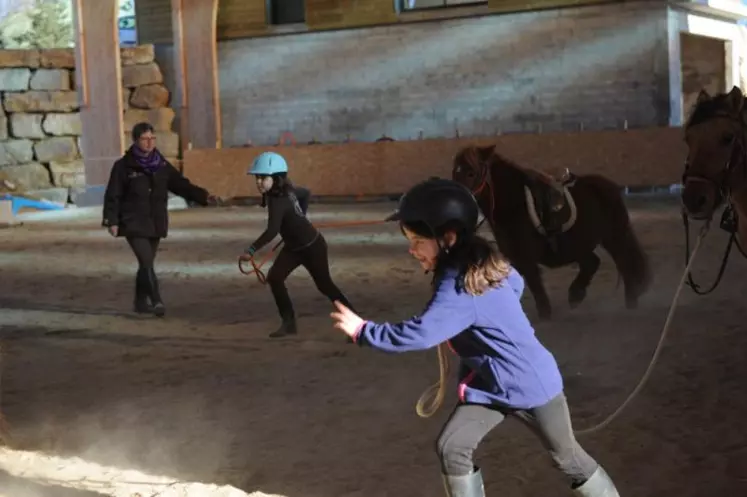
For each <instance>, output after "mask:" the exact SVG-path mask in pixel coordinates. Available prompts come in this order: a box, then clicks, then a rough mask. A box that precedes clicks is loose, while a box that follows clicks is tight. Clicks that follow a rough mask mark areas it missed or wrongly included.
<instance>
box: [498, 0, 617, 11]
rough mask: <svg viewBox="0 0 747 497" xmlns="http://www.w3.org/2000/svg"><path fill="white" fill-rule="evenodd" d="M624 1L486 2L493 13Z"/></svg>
mask: <svg viewBox="0 0 747 497" xmlns="http://www.w3.org/2000/svg"><path fill="white" fill-rule="evenodd" d="M622 1H624V0H488V8H489V9H490V10H491V11H493V12H506V13H508V12H522V11H531V10H543V9H557V8H562V7H581V6H584V5H595V4H604V3H620V2H622Z"/></svg>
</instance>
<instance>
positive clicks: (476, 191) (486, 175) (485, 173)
mask: <svg viewBox="0 0 747 497" xmlns="http://www.w3.org/2000/svg"><path fill="white" fill-rule="evenodd" d="M466 162H467V163H468V164H469V166H470V167H471V168H472V169H473V170H479V171H480V173H481V178H480V181H479V183H478V186H477V187H476V188H470V191H471V192H472V195H474V196H475V200H477V199H478V198H479V195H480V194H481V193H482V191H483V190H485V189H486V188H487V190H488V201H489V202H490V212H483V213H482V214H483V218H482V221H480V222H479V223H478V225H477V229H478V230H479V229H480V227H481V226H482V224H483V223H484V222H485V221H486V220H487V219H488V217H491V216H492V215H493V212H494V211H495V197H494V195H493V177H492V175H491V174H490V163H489V162H488V163H485V164H482V163H480V162H479V161H478V162H477V164H474V163H473V161H471V160H468V161H466ZM489 224H491V225H492V222H491V223H489Z"/></svg>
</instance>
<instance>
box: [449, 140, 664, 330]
mask: <svg viewBox="0 0 747 497" xmlns="http://www.w3.org/2000/svg"><path fill="white" fill-rule="evenodd" d="M452 178H453V179H454V180H455V181H458V182H459V183H461V184H463V185H465V186H466V187H467V188H469V189H470V190H472V192H473V193H474V195H475V198H476V199H477V201H478V203H479V205H480V209H481V210H482V213H483V215H484V216H485V218H486V219H487V221H488V223H489V224H490V227H491V228H492V231H493V235H494V236H495V240H496V241H497V242H498V248H499V249H500V251H501V252H502V253H503V255H504V256H505V257H506V258H508V260H509V261H510V262H511V263H512V265H513V266H514V267H515V268H516V270H517V271H518V272H519V273H520V274H521V275H522V276H523V277H524V279H525V281H526V284H527V286H528V287H529V290H530V291H531V292H532V295H533V296H534V300H535V303H536V305H537V311H538V313H539V316H540V318H543V319H547V318H549V317H550V316H551V313H552V311H551V306H550V298H549V297H548V295H547V292H546V291H545V287H544V285H543V283H542V275H541V272H540V267H539V265H540V264H541V265H543V266H545V267H548V268H558V267H561V266H566V265H568V264H572V263H577V264H578V266H579V272H578V275H577V276H576V278H575V279H574V280H573V282H572V283H571V286H570V288H569V289H568V302H569V304H570V306H571V307H572V308H573V307H576V306H578V305H579V304H580V303H581V302H582V301H583V300H584V298H585V297H586V290H587V288H588V286H589V284H591V280H592V278H593V277H594V274H595V273H596V272H597V270H598V269H599V264H600V259H599V257H598V256H597V255H596V254H595V253H594V250H595V249H596V247H597V246H598V245H602V247H604V249H605V250H607V252H608V253H609V254H610V256H612V259H613V260H614V262H615V265H616V266H617V270H618V272H619V274H620V275H621V277H622V281H623V283H624V285H625V303H626V306H627V307H628V308H629V309H632V308H635V307H636V306H637V304H638V298H639V297H640V296H641V295H643V293H645V292H646V290H648V288H649V286H650V283H651V280H652V275H651V268H650V265H649V262H648V257H647V256H646V254H645V253H644V251H643V249H642V248H641V245H640V243H639V242H638V238H637V237H636V235H635V232H634V231H633V227H632V225H631V222H630V217H629V215H628V210H627V208H626V206H625V201H624V199H623V196H622V189H621V188H620V186H619V185H617V184H616V183H615V182H613V181H611V180H609V179H607V178H605V177H603V176H600V175H596V174H588V175H580V176H574V175H570V176H569V177H568V178H566V179H565V180H564V181H563V182H562V183H561V184H559V189H560V190H561V191H562V192H563V194H562V195H561V197H560V202H558V201H557V196H555V197H553V192H554V191H556V190H557V189H558V185H552V183H553V181H547V179H546V178H545V177H544V176H543V175H542V174H541V173H538V172H537V171H533V170H530V169H525V168H522V167H520V166H518V165H516V164H514V163H512V162H510V161H508V160H506V159H505V158H503V157H501V156H500V155H498V154H497V153H496V152H495V146H494V145H493V146H489V147H475V146H470V147H466V148H464V149H462V150H461V151H460V152H459V153H458V154H457V156H456V157H455V159H454V167H453V170H452Z"/></svg>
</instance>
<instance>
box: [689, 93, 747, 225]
mask: <svg viewBox="0 0 747 497" xmlns="http://www.w3.org/2000/svg"><path fill="white" fill-rule="evenodd" d="M744 103H745V97H744V95H743V94H742V92H741V90H740V89H739V88H737V87H736V86H735V87H734V88H732V90H731V91H730V92H729V93H725V94H719V95H715V96H713V97H711V96H710V95H708V93H707V92H705V91H704V90H701V92H700V94H699V95H698V100H697V102H696V103H695V107H694V108H693V111H692V114H691V116H690V118H689V119H688V122H687V124H686V125H685V143H686V144H687V149H688V154H687V163H686V164H685V173H684V175H683V177H682V181H683V183H684V189H683V191H682V204H683V206H684V208H685V211H686V213H687V214H688V216H690V217H692V218H693V219H710V218H711V217H712V216H713V213H714V211H715V210H716V209H717V208H718V207H719V206H720V205H721V204H722V203H723V202H724V200H725V199H726V198H727V197H728V195H729V191H730V190H731V189H733V188H735V187H736V186H739V185H737V184H736V183H737V182H740V181H744V168H745V167H747V163H746V162H745V159H746V158H747V157H746V156H745V152H746V151H747V149H745V132H747V126H745V117H744V110H745V108H744V107H745V105H744ZM740 170H741V172H742V174H735V173H738V172H739V171H740Z"/></svg>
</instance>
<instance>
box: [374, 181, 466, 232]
mask: <svg viewBox="0 0 747 497" xmlns="http://www.w3.org/2000/svg"><path fill="white" fill-rule="evenodd" d="M479 211H480V209H479V207H478V206H477V201H476V200H475V197H474V195H472V192H470V191H469V190H468V189H467V188H466V187H465V186H464V185H462V184H460V183H457V182H456V181H452V180H449V179H443V178H430V179H427V180H425V181H422V182H420V183H418V184H417V185H415V186H413V187H412V188H410V190H408V191H407V193H405V194H404V195H402V197H401V198H400V200H399V207H398V209H397V211H396V212H394V213H393V214H392V215H390V216H389V217H388V218H387V220H388V221H400V222H402V223H404V224H415V223H423V224H425V225H427V226H428V227H429V228H430V230H431V231H432V232H433V234H434V235H437V234H440V233H439V231H440V229H441V228H443V227H444V226H446V225H447V224H451V223H458V224H459V225H460V226H461V227H462V229H464V231H465V232H467V233H474V232H475V231H476V229H477V219H478V217H479Z"/></svg>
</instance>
